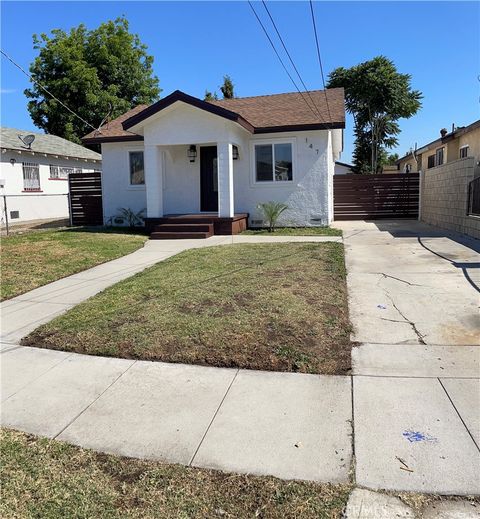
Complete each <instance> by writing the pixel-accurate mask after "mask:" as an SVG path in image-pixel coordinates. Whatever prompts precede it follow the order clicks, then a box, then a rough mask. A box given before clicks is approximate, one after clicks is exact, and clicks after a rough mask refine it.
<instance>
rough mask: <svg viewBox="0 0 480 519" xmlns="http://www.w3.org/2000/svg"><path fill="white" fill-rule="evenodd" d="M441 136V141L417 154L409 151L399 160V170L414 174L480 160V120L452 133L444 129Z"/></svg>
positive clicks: (431, 143)
mask: <svg viewBox="0 0 480 519" xmlns="http://www.w3.org/2000/svg"><path fill="white" fill-rule="evenodd" d="M440 135H441V137H440V138H439V139H437V140H435V141H432V142H430V143H429V144H426V145H425V146H422V147H421V148H419V149H417V150H416V151H415V152H412V151H409V152H408V153H407V154H406V155H405V156H404V157H402V158H400V159H398V161H397V166H398V170H399V171H400V172H402V173H413V172H417V171H427V169H431V168H434V167H436V166H441V165H443V164H447V163H449V162H453V161H454V160H458V159H464V158H466V157H475V158H476V159H477V161H479V160H480V120H478V121H475V122H474V123H472V124H469V125H468V126H463V127H462V128H455V129H453V131H451V132H448V131H447V130H446V129H443V130H441V131H440Z"/></svg>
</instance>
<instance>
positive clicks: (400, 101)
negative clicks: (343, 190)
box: [327, 56, 422, 173]
mask: <svg viewBox="0 0 480 519" xmlns="http://www.w3.org/2000/svg"><path fill="white" fill-rule="evenodd" d="M335 87H343V88H344V89H345V107H346V109H347V111H348V112H349V113H351V114H352V115H353V118H354V123H355V129H354V133H355V151H354V154H353V158H354V164H355V167H356V169H357V171H359V172H360V173H376V172H377V171H378V170H379V169H381V167H382V165H383V163H384V161H385V160H386V157H387V153H386V151H385V148H392V147H394V146H396V145H397V144H398V139H397V136H398V135H399V134H400V126H399V125H398V122H397V121H398V120H399V119H401V118H409V117H412V116H413V115H414V114H416V113H417V111H418V110H419V109H420V107H421V102H420V100H421V99H422V93H421V92H420V91H418V90H412V88H411V76H410V75H409V74H401V73H399V72H398V71H397V69H396V67H395V65H394V63H393V61H391V60H389V59H388V58H386V57H385V56H377V57H376V58H373V59H372V60H370V61H366V62H364V63H360V64H359V65H356V66H354V67H351V68H349V69H346V68H343V67H339V68H337V69H335V70H333V71H332V72H331V73H330V75H329V77H328V84H327V88H335Z"/></svg>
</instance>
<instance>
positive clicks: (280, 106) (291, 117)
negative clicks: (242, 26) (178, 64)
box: [83, 88, 345, 143]
mask: <svg viewBox="0 0 480 519" xmlns="http://www.w3.org/2000/svg"><path fill="white" fill-rule="evenodd" d="M176 102H183V103H186V104H189V105H191V106H195V107H196V108H199V109H201V110H205V111H206V112H209V113H212V114H214V115H218V116H219V117H223V118H225V119H228V120H230V121H233V122H236V123H238V124H240V125H241V126H243V127H244V128H245V129H246V130H248V131H249V132H251V133H270V132H272V133H273V132H288V131H302V130H322V129H332V128H345V105H344V91H343V88H331V89H327V90H312V91H310V92H304V93H302V94H299V93H298V92H291V93H286V94H272V95H265V96H255V97H240V98H234V99H222V100H215V101H203V100H201V99H198V98H196V97H193V96H190V95H188V94H185V93H184V92H181V91H180V90H176V91H175V92H173V93H172V94H170V95H169V96H167V97H165V98H164V99H161V100H160V101H157V102H156V103H154V104H152V105H150V106H146V105H140V106H137V107H135V108H133V109H132V110H129V111H128V112H126V113H125V114H123V115H122V116H120V117H118V118H117V119H114V120H113V121H111V122H109V123H107V125H105V126H104V127H103V128H101V130H100V131H98V130H97V131H95V132H91V133H89V134H88V135H86V136H85V137H84V138H83V142H85V143H95V142H115V141H123V140H143V136H141V135H138V134H136V133H135V132H133V131H131V130H130V128H132V127H134V126H135V125H137V124H140V123H141V122H143V121H144V120H146V119H148V118H149V117H151V116H152V115H154V114H156V113H158V112H160V111H161V110H164V109H165V108H167V107H169V106H171V105H172V104H174V103H176Z"/></svg>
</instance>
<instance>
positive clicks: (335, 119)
mask: <svg viewBox="0 0 480 519" xmlns="http://www.w3.org/2000/svg"><path fill="white" fill-rule="evenodd" d="M325 92H326V95H327V100H328V106H327V101H326V99H325ZM309 94H310V95H308V94H307V93H303V96H302V95H301V94H299V93H298V92H291V93H288V94H272V95H266V96H257V97H239V98H236V99H222V100H218V101H211V103H213V104H215V105H217V106H221V107H222V108H226V109H227V110H231V111H232V112H236V113H238V114H239V115H241V116H242V117H243V118H244V119H246V120H247V121H248V122H249V123H250V124H251V125H252V126H254V127H255V129H256V130H261V131H262V132H265V131H268V129H269V128H278V127H283V126H305V125H317V124H319V123H320V124H322V123H323V124H324V125H329V123H332V124H331V126H332V127H337V128H338V127H342V128H343V127H344V126H345V105H344V91H343V88H331V89H327V90H326V91H324V90H311V91H310V92H309ZM312 100H313V102H312ZM307 103H308V104H309V105H310V107H311V108H312V109H310V108H309V106H308V105H307ZM313 105H315V107H314V106H313ZM317 109H318V112H319V113H320V117H319V116H318V115H317V113H316V110H317ZM329 114H330V115H331V119H330V117H329Z"/></svg>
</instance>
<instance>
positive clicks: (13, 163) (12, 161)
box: [10, 158, 17, 166]
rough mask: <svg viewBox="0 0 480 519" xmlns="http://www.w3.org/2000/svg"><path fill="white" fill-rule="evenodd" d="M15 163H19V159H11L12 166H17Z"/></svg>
mask: <svg viewBox="0 0 480 519" xmlns="http://www.w3.org/2000/svg"><path fill="white" fill-rule="evenodd" d="M15 162H17V159H14V158H11V159H10V164H11V165H12V166H15Z"/></svg>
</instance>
